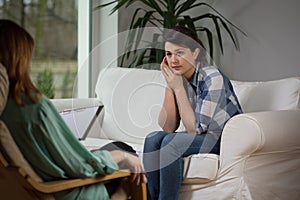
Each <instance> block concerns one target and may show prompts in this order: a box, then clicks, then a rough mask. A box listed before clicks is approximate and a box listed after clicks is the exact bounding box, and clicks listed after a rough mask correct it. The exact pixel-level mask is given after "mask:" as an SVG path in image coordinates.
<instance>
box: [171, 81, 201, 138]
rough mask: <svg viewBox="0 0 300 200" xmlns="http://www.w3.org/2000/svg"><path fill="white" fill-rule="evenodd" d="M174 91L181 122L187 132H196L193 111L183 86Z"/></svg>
mask: <svg viewBox="0 0 300 200" xmlns="http://www.w3.org/2000/svg"><path fill="white" fill-rule="evenodd" d="M174 92H175V96H176V101H177V106H178V110H179V115H180V117H181V120H182V123H183V124H184V126H185V128H186V129H187V132H189V133H193V134H196V127H195V121H196V118H195V112H194V110H193V108H192V106H191V104H190V102H189V99H188V96H187V93H186V90H185V88H184V87H180V88H178V89H176V90H175V91H174Z"/></svg>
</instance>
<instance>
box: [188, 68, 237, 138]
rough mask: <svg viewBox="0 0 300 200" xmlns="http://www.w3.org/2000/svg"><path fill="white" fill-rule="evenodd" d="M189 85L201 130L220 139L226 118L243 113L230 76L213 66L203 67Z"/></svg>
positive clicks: (189, 92)
mask: <svg viewBox="0 0 300 200" xmlns="http://www.w3.org/2000/svg"><path fill="white" fill-rule="evenodd" d="M185 86H186V87H187V88H186V89H187V93H188V97H189V100H190V102H191V105H192V107H193V108H194V110H195V117H196V124H195V126H196V130H197V133H198V134H202V133H209V134H212V135H213V137H214V138H216V139H217V138H219V137H220V135H221V133H222V130H223V128H224V126H225V124H226V122H227V121H228V120H229V119H230V118H231V117H233V116H234V115H237V114H239V113H242V109H241V106H240V104H239V102H238V99H237V97H236V95H235V93H234V90H233V87H232V85H231V82H230V80H229V79H228V78H227V77H226V76H225V75H223V74H222V73H221V72H220V71H219V70H218V69H217V68H215V67H213V66H204V67H200V68H199V69H198V70H196V71H195V73H194V75H193V77H192V79H191V81H190V82H189V84H185Z"/></svg>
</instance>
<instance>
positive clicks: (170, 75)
mask: <svg viewBox="0 0 300 200" xmlns="http://www.w3.org/2000/svg"><path fill="white" fill-rule="evenodd" d="M160 69H161V71H162V74H163V75H164V77H165V79H166V82H167V86H168V87H169V88H170V89H171V90H173V92H174V91H175V90H177V89H182V88H183V80H182V75H181V74H179V73H177V72H176V71H175V70H174V69H172V68H171V67H169V66H168V65H167V60H166V57H164V59H163V61H162V62H161V64H160Z"/></svg>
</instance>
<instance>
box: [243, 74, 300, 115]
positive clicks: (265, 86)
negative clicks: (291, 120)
mask: <svg viewBox="0 0 300 200" xmlns="http://www.w3.org/2000/svg"><path fill="white" fill-rule="evenodd" d="M299 93H300V80H299V79H298V78H286V79H281V80H275V81H266V82H261V83H259V84H256V85H255V86H254V87H253V88H252V89H251V90H250V91H249V93H248V95H247V100H246V101H245V103H244V105H243V109H244V112H259V111H269V110H289V109H295V108H297V107H298V106H299Z"/></svg>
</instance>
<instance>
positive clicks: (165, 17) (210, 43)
mask: <svg viewBox="0 0 300 200" xmlns="http://www.w3.org/2000/svg"><path fill="white" fill-rule="evenodd" d="M136 2H140V3H141V4H142V5H144V7H145V8H137V9H136V10H135V12H134V13H133V15H132V18H131V24H130V27H129V36H128V40H127V44H126V50H125V52H126V53H125V54H124V55H123V56H122V61H121V66H123V63H124V61H125V60H126V59H129V58H130V56H131V55H132V54H133V55H134V60H133V61H132V62H131V63H130V65H129V67H138V66H142V65H143V64H145V63H160V61H161V60H162V58H163V56H164V52H163V50H161V49H157V43H158V38H159V35H157V34H154V35H153V40H152V44H151V45H149V46H147V47H145V48H143V49H139V50H137V48H136V47H137V46H138V45H139V41H141V38H142V35H143V31H144V30H145V29H144V28H145V27H147V26H149V25H150V26H154V27H159V28H163V29H171V28H173V27H175V26H177V25H181V26H187V27H189V28H190V29H192V30H194V31H196V32H197V33H198V35H199V36H200V35H205V37H206V39H205V40H206V41H207V45H205V48H206V49H207V50H208V52H209V55H210V57H211V58H214V46H215V41H214V40H217V42H218V44H219V47H220V51H221V53H222V54H223V53H224V47H223V34H224V32H225V33H227V34H228V35H229V37H230V39H231V41H232V42H233V44H234V46H235V48H236V49H237V50H239V44H238V41H237V39H235V37H234V35H233V31H235V30H238V31H239V32H241V33H242V34H244V35H246V34H245V33H244V32H243V31H242V30H240V29H239V28H238V27H237V26H235V25H234V24H233V23H231V22H230V21H229V20H228V19H226V18H225V17H224V16H223V15H222V14H221V13H220V12H218V11H217V10H216V9H214V8H213V7H212V6H210V5H209V4H207V3H205V2H199V1H197V0H186V1H181V0H113V1H111V2H109V3H106V4H103V5H100V6H97V7H96V9H98V8H102V7H105V6H108V5H111V4H113V3H116V5H115V6H114V7H113V9H112V10H111V14H112V13H114V12H116V11H117V10H118V9H120V8H121V7H125V8H127V7H130V6H131V5H133V4H134V3H136ZM146 8H147V9H146ZM200 8H208V9H209V11H208V12H206V13H200V12H199V13H200V14H199V15H196V16H190V15H187V14H186V13H187V12H188V11H190V10H191V9H200ZM211 11H212V12H211ZM207 20H209V21H211V22H212V24H213V26H211V27H209V26H204V25H203V24H204V22H208V21H207ZM196 24H197V25H196ZM206 24H207V23H206ZM203 32H204V33H205V34H201V33H203ZM200 38H201V37H200ZM201 39H202V38H201ZM202 40H203V39H202Z"/></svg>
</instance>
